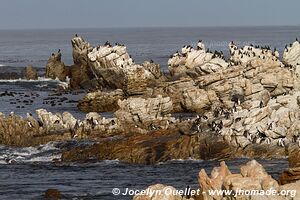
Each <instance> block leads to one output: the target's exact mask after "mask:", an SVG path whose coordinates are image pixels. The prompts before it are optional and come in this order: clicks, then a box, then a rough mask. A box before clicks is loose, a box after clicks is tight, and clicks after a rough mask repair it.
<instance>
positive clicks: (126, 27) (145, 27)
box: [0, 24, 300, 31]
mask: <svg viewBox="0 0 300 200" xmlns="http://www.w3.org/2000/svg"><path fill="white" fill-rule="evenodd" d="M299 26H300V24H298V25H222V26H209V25H208V26H111V27H109V26H107V27H66V28H63V27H49V28H43V27H42V28H0V31H18V30H20V31H23V30H66V29H69V30H72V29H139V28H140V29H147V28H258V27H299Z"/></svg>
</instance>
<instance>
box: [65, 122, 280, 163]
mask: <svg viewBox="0 0 300 200" xmlns="http://www.w3.org/2000/svg"><path fill="white" fill-rule="evenodd" d="M182 126H184V124H182V123H179V124H174V125H171V126H170V127H169V128H168V129H167V130H159V131H149V132H147V133H146V134H133V133H134V132H133V131H134V130H131V132H126V135H123V137H121V138H114V139H113V138H112V139H105V140H101V141H100V142H99V144H95V145H94V146H92V147H88V148H84V149H82V148H75V149H72V150H69V151H66V152H64V153H63V155H62V161H65V162H74V161H76V162H88V161H91V160H115V159H118V160H120V161H123V162H127V163H139V164H155V163H158V162H165V161H168V160H171V159H189V158H193V159H203V160H208V159H217V160H221V159H233V158H239V157H242V156H247V157H252V158H265V159H270V158H275V157H277V158H279V157H282V156H284V155H285V151H284V150H282V149H279V148H275V147H271V148H270V147H269V146H261V145H260V146H258V145H252V146H248V147H247V148H246V149H242V148H237V147H233V146H232V145H230V144H228V143H226V142H225V141H224V140H223V139H222V137H220V136H216V135H214V134H211V133H205V134H201V135H183V134H182V133H181V131H180V128H181V127H182ZM136 131H137V130H136ZM130 134H132V135H130ZM271 151H272V153H271ZM232 152H234V154H233V153H232Z"/></svg>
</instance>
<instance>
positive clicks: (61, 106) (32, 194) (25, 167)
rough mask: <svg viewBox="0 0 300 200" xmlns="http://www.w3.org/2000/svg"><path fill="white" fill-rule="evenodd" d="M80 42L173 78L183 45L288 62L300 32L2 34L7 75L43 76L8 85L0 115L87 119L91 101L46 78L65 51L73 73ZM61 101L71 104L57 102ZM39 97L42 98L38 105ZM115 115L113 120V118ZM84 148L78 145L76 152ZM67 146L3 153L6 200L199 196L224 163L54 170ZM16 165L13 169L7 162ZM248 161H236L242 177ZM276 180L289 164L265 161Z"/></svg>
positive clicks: (0, 190)
mask: <svg viewBox="0 0 300 200" xmlns="http://www.w3.org/2000/svg"><path fill="white" fill-rule="evenodd" d="M75 34H78V35H80V36H82V37H83V38H84V39H86V40H87V41H88V42H90V43H91V44H92V45H94V46H96V45H98V44H103V43H105V42H106V41H109V42H111V43H113V44H114V43H115V42H119V43H122V44H125V45H126V46H127V50H128V52H129V53H130V54H131V55H132V57H133V58H134V59H135V62H136V63H141V62H143V61H144V60H150V59H152V60H154V62H157V63H159V64H160V66H161V68H162V70H167V61H168V58H169V56H170V55H171V54H173V53H175V52H176V51H178V50H180V49H181V48H182V46H183V45H187V44H190V45H195V44H196V43H197V41H198V40H199V39H201V40H203V42H204V43H205V44H206V46H207V47H208V48H209V49H211V50H219V51H223V52H224V53H225V55H227V56H228V44H229V42H230V41H234V42H235V43H236V44H237V45H239V46H244V45H247V44H253V45H263V46H265V45H267V46H270V47H271V48H277V49H278V50H279V52H280V53H281V54H282V51H283V49H284V46H285V45H286V44H290V43H292V42H293V41H294V40H295V39H296V37H299V38H300V26H295V27H285V26H282V27H215V28H214V27H202V28H201V27H199V28H120V29H119V28H110V29H109V28H106V29H59V30H0V70H1V71H0V73H5V72H9V73H11V72H16V73H20V72H21V71H22V69H23V68H24V67H25V66H27V65H29V64H31V65H33V66H34V67H36V68H38V72H39V75H40V79H39V80H38V81H25V80H0V94H1V93H3V92H5V91H9V92H13V94H14V96H13V97H12V96H4V97H0V99H1V104H0V105H1V106H0V112H3V113H5V114H8V113H10V112H15V113H16V114H19V115H22V116H25V115H26V113H27V112H31V113H34V111H35V110H36V109H38V108H46V109H47V110H49V111H51V112H54V113H55V112H63V111H69V112H71V113H72V114H73V115H75V116H76V117H79V118H83V117H84V115H85V113H82V112H80V111H78V109H77V107H76V105H77V103H76V102H77V101H78V100H80V99H81V98H82V97H83V96H84V93H83V92H81V91H79V92H74V93H72V92H70V93H66V94H56V91H55V88H56V86H57V85H58V84H59V82H58V81H54V80H48V79H45V78H43V73H44V68H45V66H46V63H47V59H48V58H49V56H50V55H51V53H52V52H56V51H58V49H61V51H62V59H63V62H64V63H65V64H66V65H72V47H71V42H70V40H71V39H72V37H73V36H74V35H75ZM53 96H56V97H57V98H58V99H60V98H63V97H66V99H65V100H55V102H51V101H53V98H51V97H53ZM33 97H34V98H33ZM108 115H109V114H108ZM70 145H77V144H73V143H72V144H70ZM61 149H62V148H61V144H56V143H50V144H47V145H44V146H41V147H30V148H21V149H19V148H9V147H5V146H0V199H41V198H42V195H43V192H44V191H45V190H46V189H48V188H57V189H59V190H60V191H61V192H62V194H65V195H66V199H101V200H106V199H107V200H108V199H120V200H123V199H124V200H125V199H131V198H132V197H129V196H118V197H114V196H112V194H111V190H112V188H115V187H119V188H123V189H124V188H131V189H144V188H146V187H148V186H149V185H151V184H155V183H163V184H168V185H173V186H175V187H178V189H180V188H182V189H183V188H184V187H186V186H187V185H189V186H191V187H192V188H197V174H198V172H199V170H200V169H201V168H205V169H207V170H208V171H210V170H211V168H212V166H214V165H216V164H217V162H216V161H194V160H189V161H172V162H168V163H161V164H158V165H154V166H146V165H131V164H125V163H120V162H118V161H103V162H99V163H90V164H75V163H71V164H63V165H54V164H52V163H51V160H52V159H53V158H56V157H59V156H60V153H61ZM8 158H9V159H14V160H15V162H14V163H13V164H7V163H6V162H5V160H6V159H8ZM246 161H247V160H246V159H237V160H233V161H229V162H228V164H229V166H230V168H231V169H232V170H233V171H235V172H237V171H238V167H239V166H240V165H241V164H244V163H245V162H246ZM261 162H262V164H263V165H264V166H265V167H266V169H267V171H268V172H269V173H271V174H272V175H273V176H274V177H276V178H278V175H279V173H280V172H281V171H283V169H284V168H287V161H286V160H284V159H283V160H274V161H261Z"/></svg>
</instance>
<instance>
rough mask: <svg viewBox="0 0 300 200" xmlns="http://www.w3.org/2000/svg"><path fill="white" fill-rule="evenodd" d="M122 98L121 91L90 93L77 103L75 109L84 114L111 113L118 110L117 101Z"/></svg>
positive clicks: (123, 96)
mask: <svg viewBox="0 0 300 200" xmlns="http://www.w3.org/2000/svg"><path fill="white" fill-rule="evenodd" d="M124 98H125V94H124V93H123V91H122V90H121V89H117V90H113V91H110V92H102V91H96V92H90V93H88V94H87V95H86V96H85V97H84V98H83V99H82V100H80V101H79V103H78V105H77V107H78V108H79V110H81V111H84V112H112V111H116V110H118V109H119V106H118V100H123V99H124Z"/></svg>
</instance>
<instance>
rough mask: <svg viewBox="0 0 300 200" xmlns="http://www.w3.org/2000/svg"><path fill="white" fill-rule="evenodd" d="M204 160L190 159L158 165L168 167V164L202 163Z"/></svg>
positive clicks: (173, 160) (175, 160)
mask: <svg viewBox="0 0 300 200" xmlns="http://www.w3.org/2000/svg"><path fill="white" fill-rule="evenodd" d="M202 162H203V160H200V159H194V158H188V159H172V160H169V161H166V162H159V163H157V165H168V164H175V163H202Z"/></svg>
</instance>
